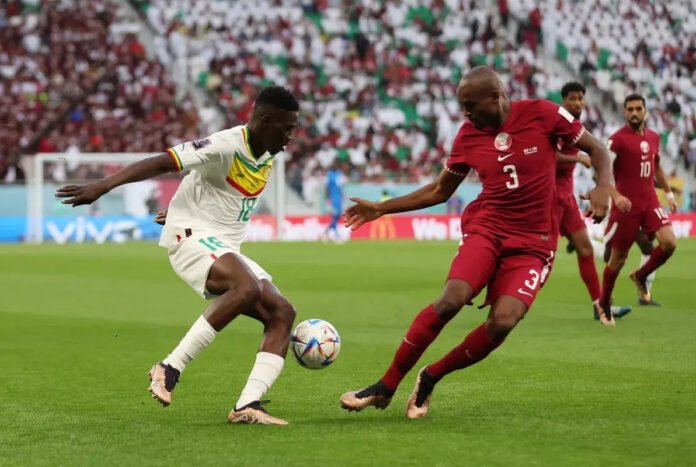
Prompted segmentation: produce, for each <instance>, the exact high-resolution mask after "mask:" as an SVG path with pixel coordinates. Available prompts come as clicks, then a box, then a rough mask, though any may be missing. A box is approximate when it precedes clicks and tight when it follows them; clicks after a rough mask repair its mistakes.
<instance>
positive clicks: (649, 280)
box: [640, 255, 657, 292]
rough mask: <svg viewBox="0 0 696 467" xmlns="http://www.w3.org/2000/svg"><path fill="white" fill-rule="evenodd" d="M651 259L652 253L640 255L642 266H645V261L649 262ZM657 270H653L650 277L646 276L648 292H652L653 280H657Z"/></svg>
mask: <svg viewBox="0 0 696 467" xmlns="http://www.w3.org/2000/svg"><path fill="white" fill-rule="evenodd" d="M649 259H650V255H640V267H643V265H644V264H645V263H647V262H648V260H649ZM656 272H657V271H653V272H651V273H650V274H648V277H646V278H645V285H647V286H648V292H650V289H651V288H652V285H653V281H654V280H655V273H656Z"/></svg>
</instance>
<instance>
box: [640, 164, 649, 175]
mask: <svg viewBox="0 0 696 467" xmlns="http://www.w3.org/2000/svg"><path fill="white" fill-rule="evenodd" d="M640 176H641V177H643V178H648V177H650V161H641V162H640Z"/></svg>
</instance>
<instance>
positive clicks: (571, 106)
mask: <svg viewBox="0 0 696 467" xmlns="http://www.w3.org/2000/svg"><path fill="white" fill-rule="evenodd" d="M563 108H564V109H566V110H567V111H568V112H570V114H571V115H572V116H573V117H575V118H577V119H579V118H580V115H582V111H583V110H585V94H584V93H583V92H582V91H571V92H569V93H568V95H567V96H565V97H564V98H563Z"/></svg>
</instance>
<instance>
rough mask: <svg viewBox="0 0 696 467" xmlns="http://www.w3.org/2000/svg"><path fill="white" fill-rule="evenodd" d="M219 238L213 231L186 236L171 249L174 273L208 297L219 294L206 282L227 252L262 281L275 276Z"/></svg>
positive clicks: (204, 296)
mask: <svg viewBox="0 0 696 467" xmlns="http://www.w3.org/2000/svg"><path fill="white" fill-rule="evenodd" d="M218 238H219V237H218V236H216V235H215V234H212V233H210V232H208V233H196V234H194V235H191V236H190V237H187V238H184V239H183V240H181V241H180V242H179V243H177V244H176V245H175V246H174V247H173V248H171V249H170V250H169V262H170V263H172V268H174V272H176V273H177V275H178V276H179V277H181V278H182V279H183V280H184V282H186V283H187V284H188V285H190V286H191V288H193V290H195V291H196V293H197V294H198V295H200V296H201V297H203V298H204V299H206V300H210V299H212V298H215V297H217V295H214V294H212V293H210V292H208V290H206V288H205V283H206V281H207V280H208V273H209V272H210V268H211V266H212V265H213V263H214V262H215V261H216V260H217V259H218V258H219V257H221V256H222V255H224V254H226V253H233V254H235V255H236V256H237V257H238V258H241V259H242V261H244V263H245V264H246V265H247V267H249V269H251V272H252V273H254V275H255V276H256V277H257V278H258V279H259V280H263V279H267V280H269V281H270V280H272V279H273V278H272V277H271V275H270V274H268V273H267V272H266V271H264V269H263V268H262V267H261V266H259V265H258V264H257V263H256V262H255V261H253V260H251V259H249V258H247V257H246V256H244V255H243V254H241V253H240V252H239V249H237V248H233V247H230V246H228V245H225V244H224V243H223V242H222V241H220V240H218Z"/></svg>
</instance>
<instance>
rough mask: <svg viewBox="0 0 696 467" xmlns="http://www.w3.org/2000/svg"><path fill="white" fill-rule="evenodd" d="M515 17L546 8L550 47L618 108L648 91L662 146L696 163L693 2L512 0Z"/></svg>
mask: <svg viewBox="0 0 696 467" xmlns="http://www.w3.org/2000/svg"><path fill="white" fill-rule="evenodd" d="M509 6H510V8H511V10H512V12H513V14H515V15H516V16H518V17H520V18H523V19H526V18H530V20H531V18H532V17H533V16H535V15H536V14H537V13H536V12H538V11H539V10H541V11H543V12H544V16H543V20H542V22H541V24H540V29H541V33H542V36H543V37H544V45H545V49H546V51H547V54H549V55H551V56H553V55H556V56H557V58H559V59H560V60H562V61H565V62H566V63H567V64H568V66H569V67H570V68H571V69H572V71H573V72H574V73H575V74H577V75H578V76H581V77H582V78H583V79H584V80H585V81H586V82H588V83H592V84H593V85H594V86H595V87H596V88H597V89H599V90H600V91H602V92H603V94H604V98H605V100H606V102H607V103H608V104H609V105H611V106H613V107H614V108H616V109H619V110H620V109H621V107H622V105H623V96H625V95H626V94H629V93H632V92H639V93H642V94H644V95H645V96H646V97H647V98H648V108H649V109H650V112H651V117H650V126H651V128H653V129H654V130H655V131H657V132H659V133H660V134H661V135H662V138H663V145H664V149H665V150H664V151H663V153H664V154H666V155H668V156H669V157H671V158H673V159H675V160H679V159H680V160H681V162H683V163H684V164H685V165H686V166H687V168H688V167H691V166H693V165H694V163H695V162H696V3H694V2H693V1H691V0H674V1H670V2H653V1H648V0H638V1H627V0H623V1H610V0H590V1H570V0H565V1H558V0H542V1H534V2H532V1H530V0H510V1H509Z"/></svg>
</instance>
